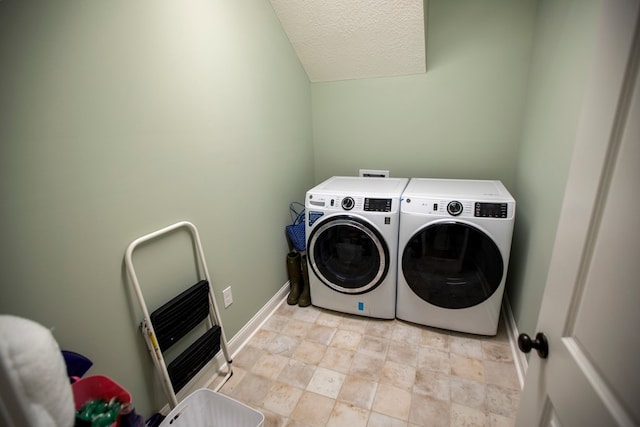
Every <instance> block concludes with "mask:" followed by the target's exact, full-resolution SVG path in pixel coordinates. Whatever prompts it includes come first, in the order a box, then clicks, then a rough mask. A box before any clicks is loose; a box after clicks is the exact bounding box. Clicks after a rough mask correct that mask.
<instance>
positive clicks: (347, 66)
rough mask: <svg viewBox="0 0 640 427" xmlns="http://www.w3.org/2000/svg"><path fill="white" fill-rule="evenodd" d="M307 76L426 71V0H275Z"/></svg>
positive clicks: (330, 78)
mask: <svg viewBox="0 0 640 427" xmlns="http://www.w3.org/2000/svg"><path fill="white" fill-rule="evenodd" d="M271 5H272V6H273V9H274V10H275V12H276V15H277V16H278V18H279V19H280V22H281V23H282V27H283V28H284V30H285V32H286V33H287V36H288V37H289V40H290V41H291V44H292V45H293V48H294V49H295V51H296V53H297V55H298V58H300V62H301V63H302V65H303V67H304V68H305V70H306V72H307V75H308V76H309V80H311V81H312V82H323V81H333V80H348V79H359V78H368V77H387V76H399V75H408V74H418V73H424V72H426V54H425V26H424V25H425V22H424V8H423V0H271Z"/></svg>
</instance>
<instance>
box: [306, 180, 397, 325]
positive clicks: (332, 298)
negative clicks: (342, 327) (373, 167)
mask: <svg viewBox="0 0 640 427" xmlns="http://www.w3.org/2000/svg"><path fill="white" fill-rule="evenodd" d="M408 181H409V180H408V179H407V178H365V177H344V176H335V177H332V178H329V179H328V180H326V181H324V182H323V183H321V184H319V185H317V186H316V187H314V188H312V189H311V190H309V191H308V192H307V194H306V197H305V212H306V226H305V227H306V229H305V231H306V236H307V262H308V263H309V269H308V270H309V284H310V291H311V303H312V304H313V305H315V306H317V307H322V308H326V309H330V310H335V311H339V312H343V313H351V314H357V315H361V316H367V317H375V318H381V319H393V318H394V317H395V309H396V305H395V301H396V279H397V259H398V229H399V220H400V196H401V195H402V191H403V190H404V188H405V186H406V185H407V182H408Z"/></svg>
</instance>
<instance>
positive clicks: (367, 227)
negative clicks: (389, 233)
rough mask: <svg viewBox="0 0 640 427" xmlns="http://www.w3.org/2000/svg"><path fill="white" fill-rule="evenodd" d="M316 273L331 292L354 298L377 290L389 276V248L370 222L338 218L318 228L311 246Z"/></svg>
mask: <svg viewBox="0 0 640 427" xmlns="http://www.w3.org/2000/svg"><path fill="white" fill-rule="evenodd" d="M307 250H308V252H309V256H308V260H309V264H310V265H311V269H312V270H313V273H314V274H315V275H316V277H317V278H318V279H320V281H321V282H322V283H324V284H325V285H326V286H328V287H330V288H331V289H333V290H335V291H337V292H340V293H343V294H350V295H358V294H363V293H366V292H370V291H372V290H373V289H375V288H377V287H378V286H379V285H380V284H381V283H382V282H383V281H384V279H385V278H386V277H387V273H388V272H389V264H390V257H389V248H388V246H387V244H386V242H385V241H384V238H383V237H382V235H381V234H380V232H379V231H378V230H377V229H376V228H375V227H374V226H373V225H372V224H371V223H369V222H367V221H365V220H363V219H360V218H358V217H355V216H352V215H338V216H335V217H331V218H329V219H327V220H325V221H324V222H322V223H320V224H318V226H317V228H315V229H314V230H313V231H312V232H311V234H310V236H309V242H308V244H307Z"/></svg>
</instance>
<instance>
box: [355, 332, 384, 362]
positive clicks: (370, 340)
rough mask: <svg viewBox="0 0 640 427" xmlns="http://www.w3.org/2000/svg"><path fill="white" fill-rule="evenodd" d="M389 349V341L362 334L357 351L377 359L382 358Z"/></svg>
mask: <svg viewBox="0 0 640 427" xmlns="http://www.w3.org/2000/svg"><path fill="white" fill-rule="evenodd" d="M388 349H389V341H388V340H385V339H383V338H379V337H374V336H371V335H364V336H363V337H362V339H361V340H360V347H359V348H358V353H363V354H367V355H369V356H372V357H376V358H378V359H384V358H385V357H386V356H387V350H388Z"/></svg>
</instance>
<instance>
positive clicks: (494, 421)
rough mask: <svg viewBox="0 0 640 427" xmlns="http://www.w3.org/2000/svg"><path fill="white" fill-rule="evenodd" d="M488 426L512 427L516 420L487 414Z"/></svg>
mask: <svg viewBox="0 0 640 427" xmlns="http://www.w3.org/2000/svg"><path fill="white" fill-rule="evenodd" d="M489 425H490V426H491V427H514V426H515V425H516V419H515V418H509V417H505V416H502V415H498V414H491V413H489Z"/></svg>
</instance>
